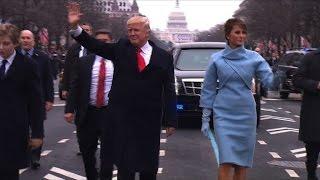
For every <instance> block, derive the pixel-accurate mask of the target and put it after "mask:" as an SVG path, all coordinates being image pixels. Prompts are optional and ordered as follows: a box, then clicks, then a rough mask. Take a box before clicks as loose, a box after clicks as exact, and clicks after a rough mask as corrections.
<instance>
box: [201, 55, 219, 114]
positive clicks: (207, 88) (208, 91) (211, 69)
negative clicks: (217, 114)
mask: <svg viewBox="0 0 320 180" xmlns="http://www.w3.org/2000/svg"><path fill="white" fill-rule="evenodd" d="M217 80H218V76H217V68H216V65H215V62H214V58H213V57H212V60H211V62H210V64H209V66H208V68H207V70H206V74H205V77H204V81H203V87H202V89H201V96H200V105H199V106H200V107H202V108H207V109H212V108H213V103H214V100H215V97H216V95H217Z"/></svg>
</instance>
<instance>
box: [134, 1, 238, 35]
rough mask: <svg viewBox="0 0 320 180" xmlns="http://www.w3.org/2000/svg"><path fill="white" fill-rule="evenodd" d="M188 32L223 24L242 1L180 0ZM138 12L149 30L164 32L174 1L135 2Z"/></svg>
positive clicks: (174, 4) (174, 5)
mask: <svg viewBox="0 0 320 180" xmlns="http://www.w3.org/2000/svg"><path fill="white" fill-rule="evenodd" d="M179 2H180V10H182V11H183V12H184V13H185V16H186V18H187V22H188V28H189V29H190V30H195V29H198V30H208V29H210V27H213V26H215V25H216V24H221V23H224V22H225V21H226V20H227V19H228V18H231V17H232V15H233V13H234V12H235V11H236V10H237V9H238V8H239V5H240V3H241V2H242V0H180V1H179ZM137 3H138V6H139V10H140V12H141V13H142V14H144V15H146V16H147V17H148V18H149V19H150V24H151V28H152V29H155V28H159V29H162V30H164V29H165V28H166V23H167V21H168V16H169V14H170V12H172V11H173V10H174V9H175V7H176V0H137Z"/></svg>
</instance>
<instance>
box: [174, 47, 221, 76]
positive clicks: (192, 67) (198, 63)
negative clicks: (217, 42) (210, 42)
mask: <svg viewBox="0 0 320 180" xmlns="http://www.w3.org/2000/svg"><path fill="white" fill-rule="evenodd" d="M220 50H222V49H220V48H215V49H182V50H181V52H180V55H179V57H178V60H177V63H176V68H177V69H179V70H181V71H205V70H206V69H207V66H208V65H209V61H210V59H211V56H212V54H214V53H216V52H218V51H220Z"/></svg>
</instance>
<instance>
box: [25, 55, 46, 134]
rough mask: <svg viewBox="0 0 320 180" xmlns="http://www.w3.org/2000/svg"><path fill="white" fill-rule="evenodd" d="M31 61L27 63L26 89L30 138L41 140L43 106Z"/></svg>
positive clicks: (36, 70)
mask: <svg viewBox="0 0 320 180" xmlns="http://www.w3.org/2000/svg"><path fill="white" fill-rule="evenodd" d="M31 62H33V61H28V66H29V67H28V69H27V71H28V72H29V73H28V76H27V77H26V80H27V82H26V89H27V98H28V106H29V107H28V113H29V114H28V117H29V123H30V128H31V137H32V138H43V120H44V114H45V113H44V111H45V110H44V106H43V96H42V94H41V83H40V76H39V71H38V69H37V66H36V64H35V63H34V62H33V63H31Z"/></svg>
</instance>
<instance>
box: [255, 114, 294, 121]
mask: <svg viewBox="0 0 320 180" xmlns="http://www.w3.org/2000/svg"><path fill="white" fill-rule="evenodd" d="M267 119H274V120H279V121H287V122H296V121H295V120H293V119H292V118H288V117H279V116H271V115H262V116H261V118H260V120H267Z"/></svg>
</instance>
